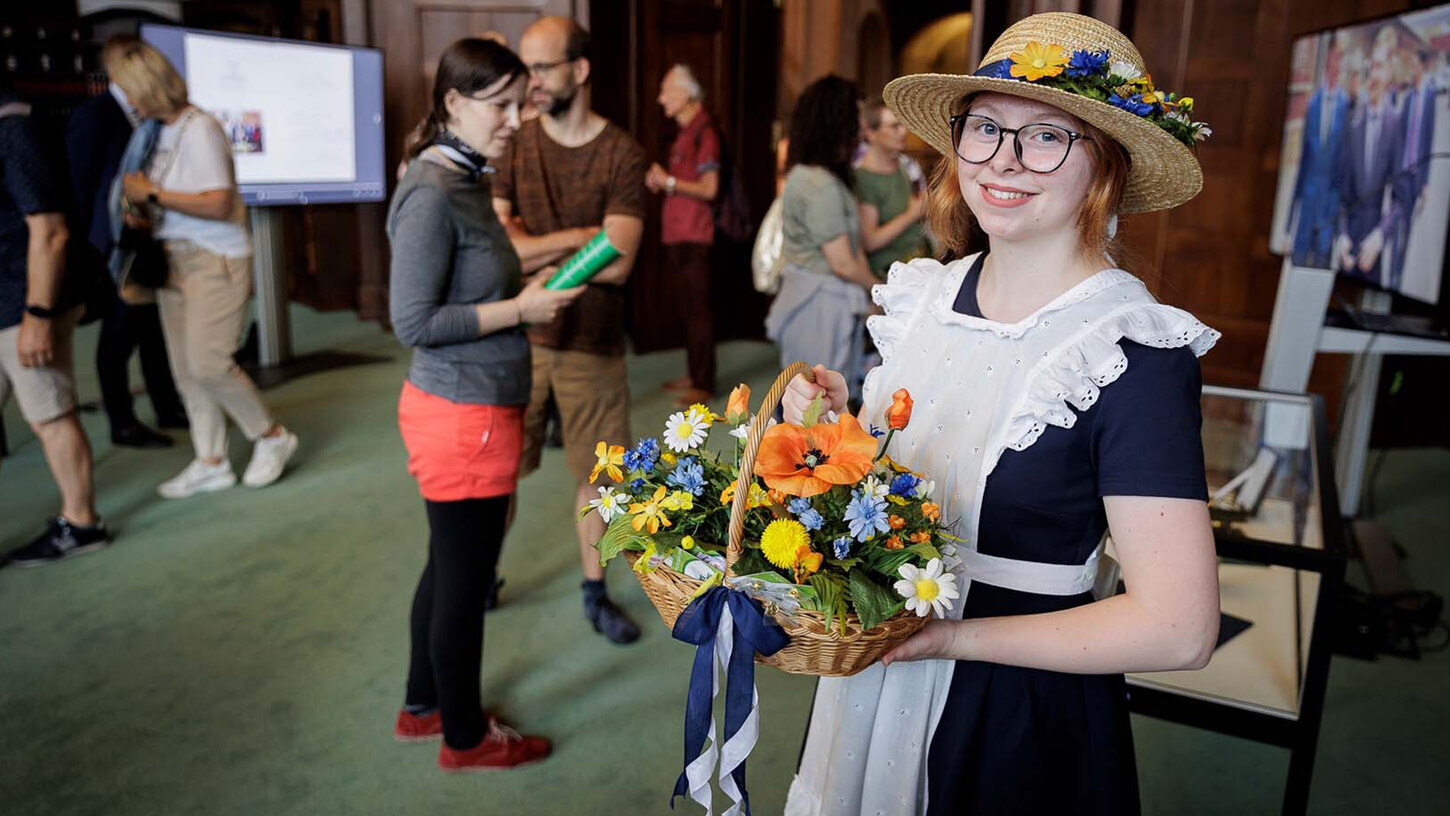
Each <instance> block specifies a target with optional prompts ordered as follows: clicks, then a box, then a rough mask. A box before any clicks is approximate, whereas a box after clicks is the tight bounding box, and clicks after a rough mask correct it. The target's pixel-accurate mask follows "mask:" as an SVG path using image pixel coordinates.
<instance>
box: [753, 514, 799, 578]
mask: <svg viewBox="0 0 1450 816" xmlns="http://www.w3.org/2000/svg"><path fill="white" fill-rule="evenodd" d="M810 547H811V537H810V535H809V534H807V533H806V527H805V525H804V524H801V523H800V522H799V521H796V520H795V519H776V520H775V521H772V522H771V523H770V525H769V526H767V527H766V528H765V534H764V535H762V536H761V537H760V552H761V553H762V554H763V555H764V556H765V558H766V560H767V561H769V562H770V563H772V564H774V565H776V566H777V567H780V568H781V569H794V568H795V566H796V564H797V563H799V562H800V558H801V555H802V552H801V551H802V550H805V551H806V552H810Z"/></svg>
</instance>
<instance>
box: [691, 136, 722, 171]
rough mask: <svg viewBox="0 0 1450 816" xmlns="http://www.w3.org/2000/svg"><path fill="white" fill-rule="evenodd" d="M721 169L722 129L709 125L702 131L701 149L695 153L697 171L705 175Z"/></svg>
mask: <svg viewBox="0 0 1450 816" xmlns="http://www.w3.org/2000/svg"><path fill="white" fill-rule="evenodd" d="M719 169H720V131H718V130H716V129H715V128H713V127H707V128H705V129H703V130H701V131H700V149H699V151H697V152H696V154H695V172H697V173H699V174H700V175H704V174H706V173H708V172H710V171H712V170H716V171H718V170H719Z"/></svg>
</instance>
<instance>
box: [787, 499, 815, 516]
mask: <svg viewBox="0 0 1450 816" xmlns="http://www.w3.org/2000/svg"><path fill="white" fill-rule="evenodd" d="M785 509H787V510H789V511H790V514H791V515H792V516H799V515H800V514H801V513H804V512H805V511H807V510H809V509H811V500H810V499H791V500H790V501H788V502H786V504H785Z"/></svg>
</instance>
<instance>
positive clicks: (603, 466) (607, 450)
mask: <svg viewBox="0 0 1450 816" xmlns="http://www.w3.org/2000/svg"><path fill="white" fill-rule="evenodd" d="M594 456H595V458H596V459H598V460H599V461H597V462H595V463H594V470H592V471H590V472H589V483H590V484H594V480H595V479H598V478H599V473H600V472H601V471H603V472H605V473H608V474H609V478H611V479H613V480H614V481H616V482H622V481H624V471H623V470H621V466H623V465H624V446H623V445H615V446H613V447H610V446H609V445H606V444H604V443H603V442H600V443H599V444H598V445H595V446H594Z"/></svg>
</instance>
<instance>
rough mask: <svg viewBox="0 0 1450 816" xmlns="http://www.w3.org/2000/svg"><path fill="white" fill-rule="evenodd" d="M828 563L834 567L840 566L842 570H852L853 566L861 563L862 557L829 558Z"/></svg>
mask: <svg viewBox="0 0 1450 816" xmlns="http://www.w3.org/2000/svg"><path fill="white" fill-rule="evenodd" d="M826 563H827V564H830V565H831V566H833V567H838V568H840V570H841V571H842V572H850V571H851V568H852V567H854V566H856V565H857V564H859V563H861V559H859V558H841V559H835V558H827V559H826Z"/></svg>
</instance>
